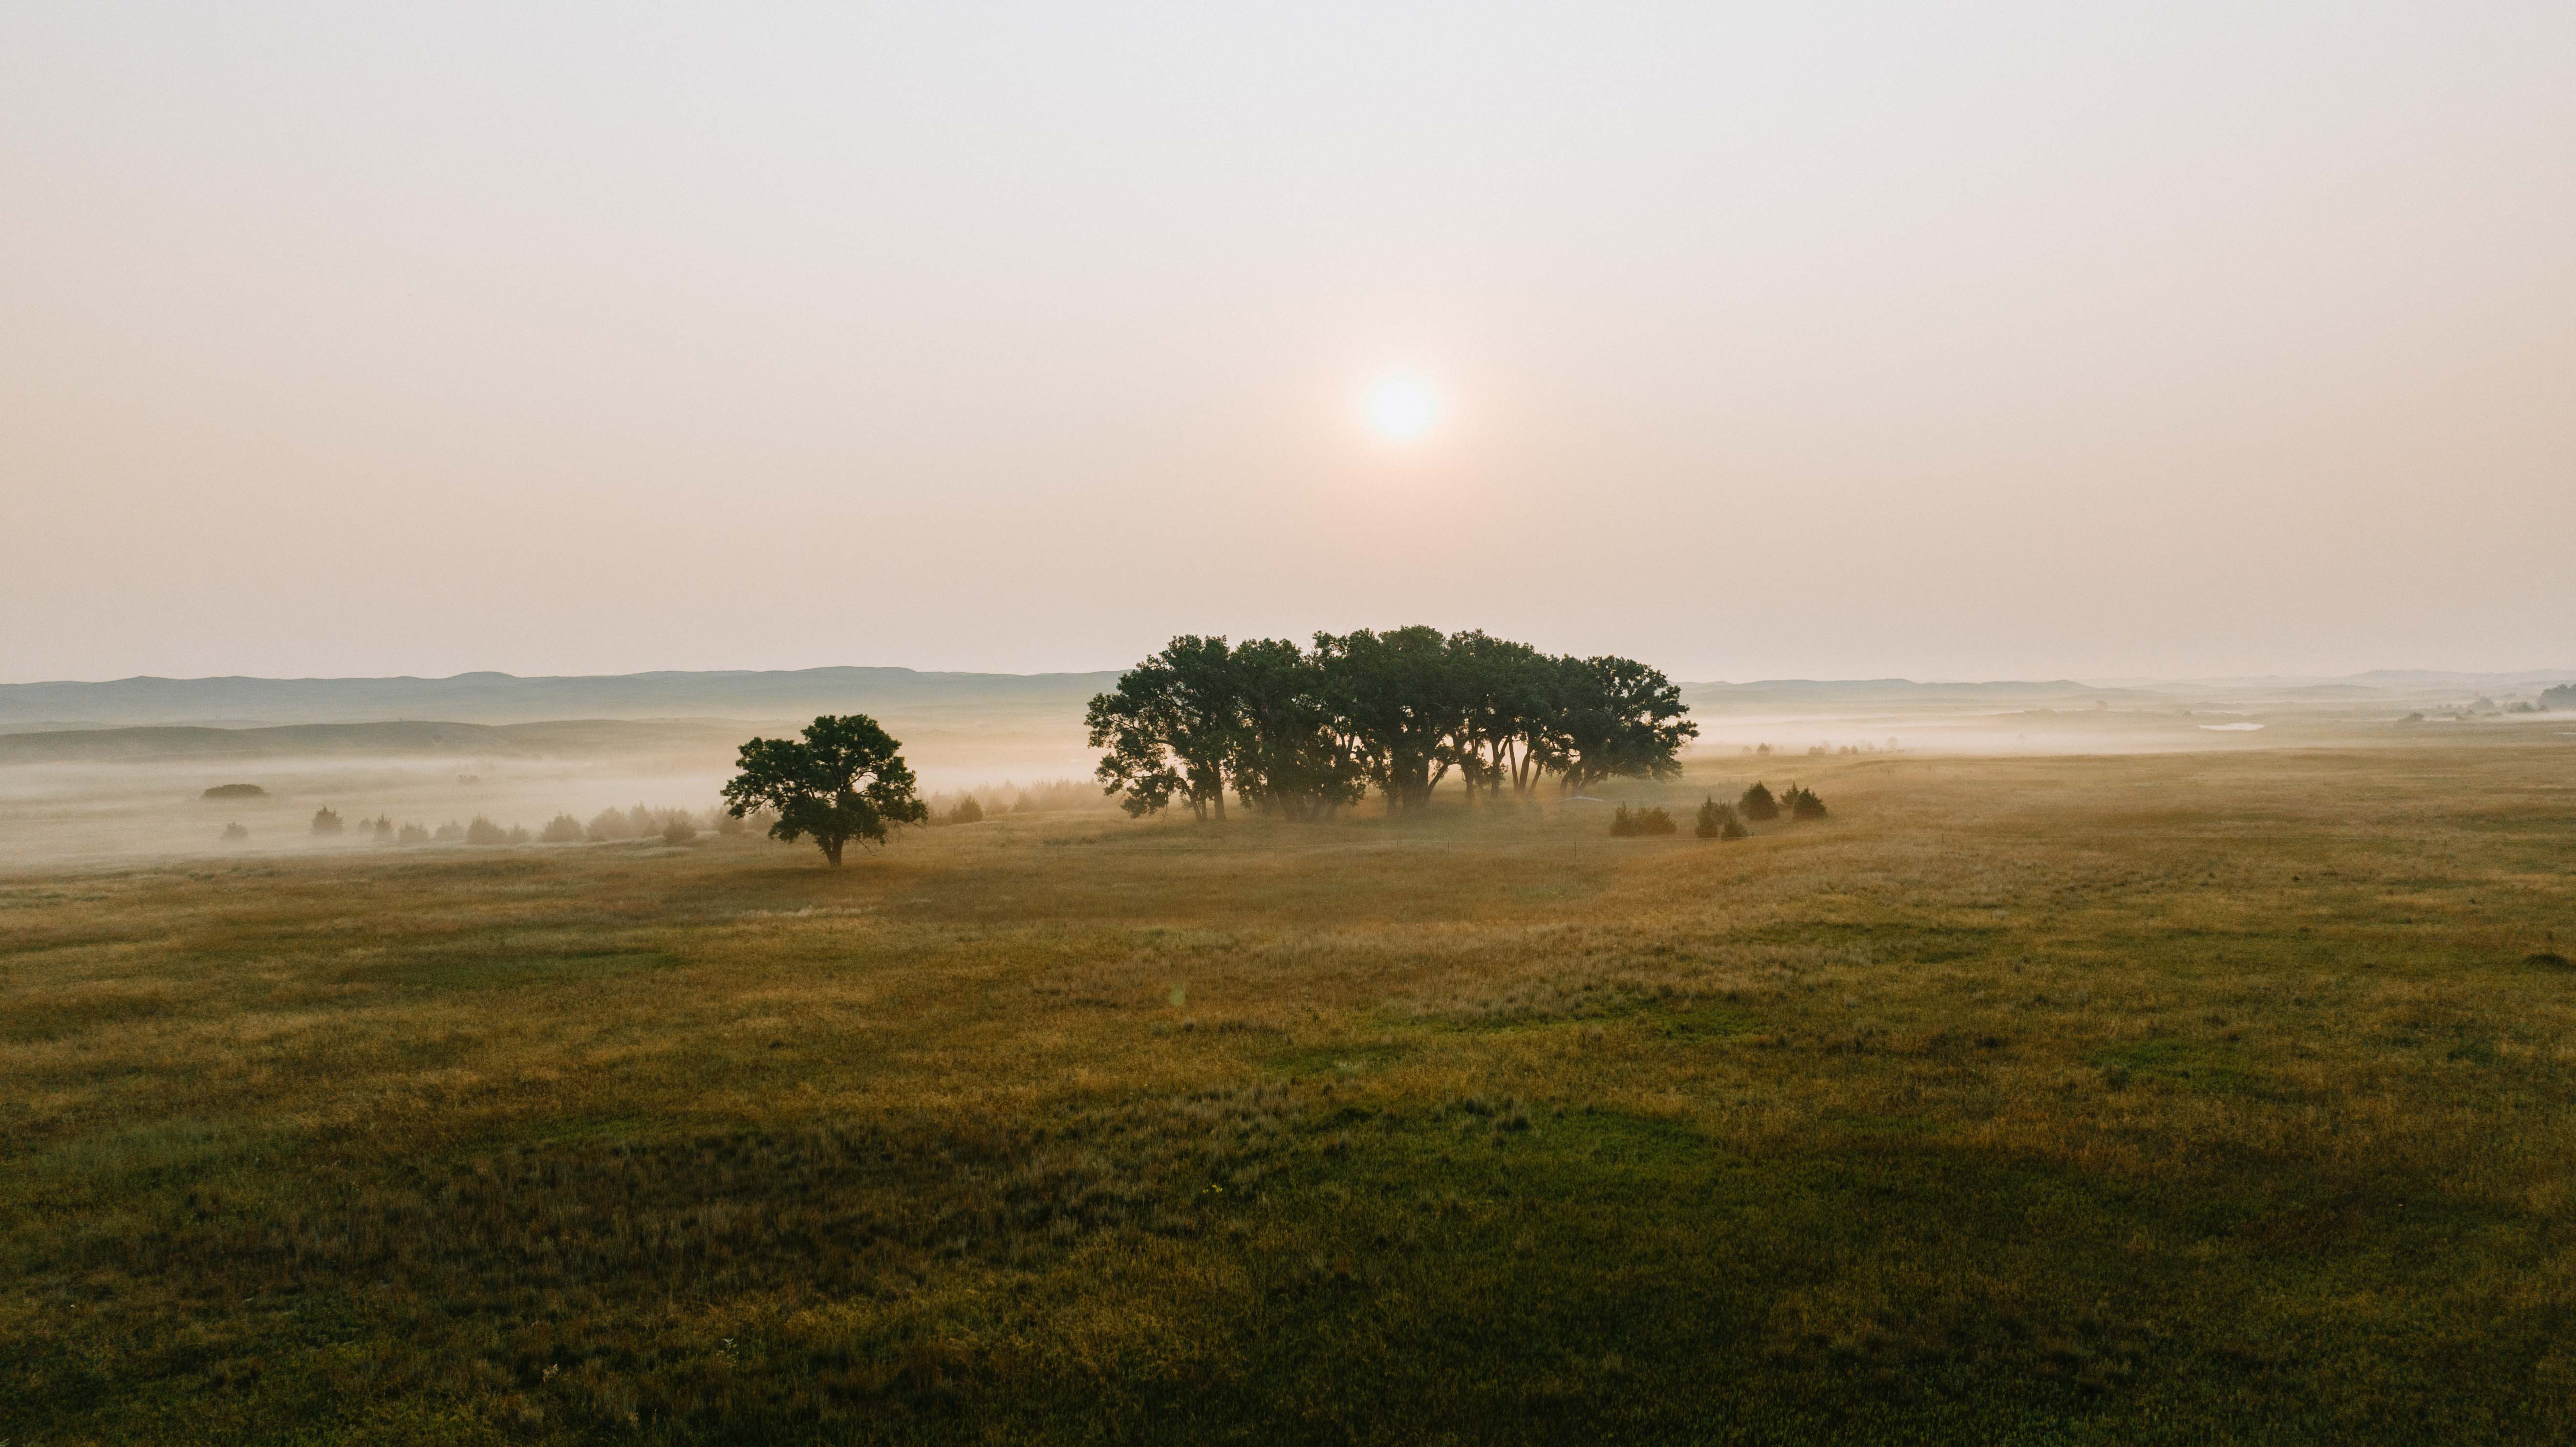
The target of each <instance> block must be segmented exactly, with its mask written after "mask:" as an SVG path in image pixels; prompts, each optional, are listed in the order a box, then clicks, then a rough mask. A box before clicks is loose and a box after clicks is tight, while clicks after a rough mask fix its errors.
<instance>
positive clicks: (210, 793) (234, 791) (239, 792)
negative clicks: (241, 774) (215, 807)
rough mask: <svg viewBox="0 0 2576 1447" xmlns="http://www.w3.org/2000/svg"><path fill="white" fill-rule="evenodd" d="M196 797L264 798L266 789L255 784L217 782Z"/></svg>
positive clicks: (266, 795)
mask: <svg viewBox="0 0 2576 1447" xmlns="http://www.w3.org/2000/svg"><path fill="white" fill-rule="evenodd" d="M197 797H198V798H200V799H265V798H267V797H268V791H267V790H266V789H263V788H261V787H260V786H259V785H257V784H217V785H216V786H214V787H213V788H211V789H208V790H207V791H206V792H204V793H203V794H200V795H198V796H197Z"/></svg>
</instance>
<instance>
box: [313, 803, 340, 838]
mask: <svg viewBox="0 0 2576 1447" xmlns="http://www.w3.org/2000/svg"><path fill="white" fill-rule="evenodd" d="M340 829H341V824H340V816H339V815H338V814H336V813H334V812H332V811H331V810H330V809H327V808H325V809H316V810H314V811H313V832H314V833H315V834H316V835H330V834H337V833H339V832H340Z"/></svg>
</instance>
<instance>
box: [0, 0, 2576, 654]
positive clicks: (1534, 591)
mask: <svg viewBox="0 0 2576 1447" xmlns="http://www.w3.org/2000/svg"><path fill="white" fill-rule="evenodd" d="M2571 53H2576V8H2571V7H2569V6H2567V5H2566V4H2564V3H2557V0H2514V3H2500V4H2491V5H2480V6H2474V7H2457V6H2427V5H2410V4H2397V3H2358V4H2356V3H2337V4H2326V3H2322V0H2302V3H2293V4H2287V5H2279V6H2271V7H2262V8H2248V7H2242V6H2205V5H2201V6H2195V5H2181V4H2134V3H2132V4H2110V5H2085V6H2064V5H2045V4H2038V3H2032V0H1997V3H1974V4H1964V5H1940V6H1930V5H1918V6H1884V5H1861V4H1823V5H1798V6H1785V5H1784V6H1769V7H1746V6H1701V5H1678V4H1674V5H1654V4H1638V5H1618V6H1607V7H1604V6H1581V7H1576V6H1563V7H1538V6H1503V7H1479V8H1475V9H1472V10H1466V9H1456V8H1452V7H1445V6H1437V5H1419V4H1405V5H1366V6H1361V5H1338V4H1323V5H1298V6H1272V7H1256V6H1217V7H1210V6H1180V5H1168V4H1155V5H1145V6H1133V7H1125V8H1120V9H1116V10H1104V9H1101V8H1099V7H1055V8H1052V9H1034V8H1013V7H1003V8H977V7H909V8H886V7H798V6H789V7H771V8H764V9H761V10H759V11H756V12H749V13H746V12H744V11H741V10H740V9H738V8H725V7H698V8H688V7H662V8H656V9H652V10H643V11H639V10H636V9H634V8H632V7H625V6H609V5H604V4H597V3H591V4H575V5H566V6H555V7H547V8H544V9H541V10H530V9H528V8H526V7H518V6H499V5H490V4H467V5H454V6H439V7H435V8H426V9H422V8H403V7H350V6H342V5H324V4H314V3H281V4H266V5H255V6H234V5H226V6H210V5H192V4H182V5H164V6H154V7H150V8H148V9H137V8H133V7H124V6H117V5H96V4H68V3H53V0H35V3H22V4H17V5H12V6H10V7H8V9H7V12H6V14H5V15H0V251H5V254H6V255H7V258H8V264H7V265H6V266H5V267H0V336H5V338H6V340H5V342H0V494H5V496H6V498H7V500H8V506H9V513H10V516H9V522H10V525H9V526H8V527H7V528H5V529H0V616H5V617H7V618H8V620H9V626H8V627H7V628H6V629H5V630H0V678H5V679H15V680H34V679H45V678H86V679H101V678H114V677H121V676H125V675H130V674H136V673H156V674H166V675H203V674H224V673H253V674H282V675H317V676H343V675H388V674H400V673H416V674H444V673H453V672H457V671H460V670H467V669H486V668H499V669H506V670H510V671H513V672H520V673H532V674H540V673H547V674H562V673H587V672H598V671H616V670H623V669H639V668H670V667H712V668H772V667H805V666H811V665H817V664H826V663H835V662H843V661H849V660H853V659H855V660H859V661H864V662H869V663H901V664H907V665H911V666H915V667H921V668H950V669H985V670H1005V671H1022V672H1025V671H1038V670H1059V669H1061V670H1097V669H1106V668H1114V667H1116V666H1119V665H1120V664H1122V663H1123V662H1125V661H1126V660H1128V659H1131V658H1134V657H1137V656H1140V655H1141V654H1142V653H1144V652H1145V651H1147V650H1149V649H1151V648H1153V647H1156V646H1159V645H1160V643H1161V642H1162V640H1163V639H1165V638H1166V637H1168V636H1170V635H1171V634H1173V633H1175V632H1179V631H1183V630H1203V631H1211V632H1225V633H1229V634H1233V635H1236V636H1242V635H1245V634H1253V633H1259V634H1286V635H1291V636H1294V635H1298V634H1301V633H1303V632H1305V631H1307V630H1311V629H1313V628H1317V627H1334V628H1341V627H1349V626H1353V625H1357V624H1370V623H1380V622H1383V621H1384V620H1387V619H1390V618H1431V619H1434V620H1437V621H1443V622H1447V623H1449V624H1451V625H1452V626H1457V625H1460V624H1466V623H1472V624H1474V625H1478V626H1484V627H1489V628H1493V629H1495V630H1497V631H1498V632H1500V633H1503V634H1506V635H1509V636H1514V637H1526V638H1529V639H1531V640H1533V641H1534V642H1537V643H1538V644H1540V645H1541V646H1545V647H1548V648H1551V649H1560V650H1567V649H1602V650H1613V651H1617V652H1621V653H1623V654H1627V655H1630V656H1635V657H1639V658H1644V659H1649V660H1652V661H1653V662H1655V663H1656V664H1657V666H1659V667H1662V668H1665V669H1666V670H1668V671H1669V672H1670V673H1671V674H1672V675H1673V676H1675V677H1677V678H1703V679H1706V678H1731V679H1748V678H1763V677H1781V676H1798V677H1824V678H1838V677H1880V676H1891V675H1903V676H1913V677H1924V676H1939V677H1978V678H2055V677H2079V678H2097V677H2103V676H2153V677H2179V676H2202V675H2209V674H2278V673H2286V674H2340V673H2347V672H2355V671H2360V670H2366V669H2372V668H2381V667H2391V666H2417V667H2448V668H2464V669H2491V670H2511V669H2525V668H2533V667H2547V666H2554V665H2559V664H2564V663H2568V662H2571V661H2576V660H2571V659H2569V658H2568V657H2567V652H2568V649H2569V647H2570V644H2569V639H2570V638H2571V637H2576V587H2571V586H2570V583H2569V577H2568V565H2567V560H2566V544H2565V540H2566V539H2567V538H2568V537H2570V536H2576V486H2570V479H2571V477H2576V409H2571V408H2569V407H2568V406H2567V405H2566V398H2567V396H2568V394H2569V392H2570V388H2571V383H2576V270H2571V268H2569V267H2568V266H2567V264H2566V258H2567V257H2568V256H2569V255H2571V254H2576V192H2571V189H2570V187H2569V185H2568V183H2567V173H2566V158H2567V156H2568V155H2570V154H2571V153H2576V86H2570V85H2569V84H2567V57H2568V56H2569V55H2570V54H2571Z"/></svg>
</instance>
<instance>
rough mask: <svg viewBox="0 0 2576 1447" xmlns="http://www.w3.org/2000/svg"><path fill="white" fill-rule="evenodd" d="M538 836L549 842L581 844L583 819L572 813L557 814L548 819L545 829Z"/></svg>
mask: <svg viewBox="0 0 2576 1447" xmlns="http://www.w3.org/2000/svg"><path fill="white" fill-rule="evenodd" d="M537 837H538V838H539V839H542V840H544V841H545V842H546V843H548V844H579V843H580V842H581V837H582V831H581V821H580V820H578V819H576V818H574V817H572V816H571V815H570V814H557V815H556V816H555V817H554V818H553V819H551V820H549V821H547V823H546V827H545V829H544V830H543V831H542V832H541V833H539V834H538V835H537Z"/></svg>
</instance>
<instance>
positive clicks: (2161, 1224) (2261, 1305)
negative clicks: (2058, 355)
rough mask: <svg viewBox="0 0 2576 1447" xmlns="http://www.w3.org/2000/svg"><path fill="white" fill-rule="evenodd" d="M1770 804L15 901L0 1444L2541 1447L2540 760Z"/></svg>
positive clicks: (2555, 1161)
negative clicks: (1702, 836)
mask: <svg viewBox="0 0 2576 1447" xmlns="http://www.w3.org/2000/svg"><path fill="white" fill-rule="evenodd" d="M1802 762H1803V763H1804V764H1805V765H1806V767H1803V768H1801V770H1800V777H1801V780H1802V782H1806V783H1809V784H1812V785H1813V786H1815V787H1816V788H1817V789H1818V790H1819V791H1820V792H1822V793H1823V794H1824V795H1825V797H1826V799H1827V800H1828V802H1829V803H1830V804H1831V805H1832V806H1833V809H1834V818H1833V819H1831V820H1829V821H1826V822H1823V823H1820V824H1811V825H1801V826H1795V827H1790V826H1785V825H1775V826H1770V827H1767V828H1765V829H1764V830H1763V831H1761V832H1760V833H1759V834H1758V835H1757V836H1756V837H1754V838H1752V839H1747V840H1743V841H1739V842H1727V843H1719V842H1713V841H1700V840H1696V839H1692V838H1689V837H1687V836H1683V837H1680V838H1670V839H1637V840H1615V841H1614V840H1611V839H1609V838H1607V837H1606V836H1605V834H1604V833H1603V830H1604V829H1605V827H1606V822H1607V821H1606V818H1605V817H1604V811H1599V810H1594V809H1590V808H1588V807H1576V806H1569V807H1566V808H1563V809H1559V808H1547V809H1539V810H1524V809H1518V808H1514V809H1500V810H1480V811H1472V812H1471V811H1465V810H1459V809H1454V808H1453V809H1449V810H1441V811H1435V812H1434V815H1433V817H1431V818H1428V819H1423V820H1403V821H1382V820H1375V819H1363V820H1358V821H1352V822H1349V823H1346V824H1343V825H1340V826H1334V827H1325V828H1313V829H1299V828H1291V827H1282V826H1273V825H1270V824H1267V823H1265V822H1263V821H1260V820H1239V821H1236V822H1235V823H1234V824H1232V825H1229V826H1226V827H1224V828H1221V829H1217V828H1202V827H1197V826H1191V825H1187V824H1147V825H1126V824H1114V823H1109V822H1107V821H1105V820H1104V819H1102V818H1101V817H1099V816H1096V815H1080V816H1042V817H1035V818H1030V817H1016V818H1011V819H1008V820H1002V821H996V822H992V823H987V824H983V825H976V826H972V827H968V828H957V829H943V830H935V831H928V832H924V833H918V834H915V835H912V836H909V837H907V838H906V839H904V840H903V841H902V842H901V843H900V844H899V845H898V846H897V847H896V848H895V849H893V850H892V851H890V852H886V853H881V854H875V855H871V856H869V857H867V858H866V859H864V860H859V861H856V862H854V863H853V864H852V865H851V866H849V867H847V868H845V869H842V870H839V871H830V870H826V869H824V868H823V867H821V865H820V864H819V862H818V861H817V860H816V859H815V858H814V857H813V855H812V854H811V852H810V851H798V850H793V849H787V848H781V847H778V846H774V845H769V844H766V843H763V842H758V841H728V840H713V839H710V840H708V841H706V842H705V843H704V844H703V845H702V846H701V847H698V848H693V849H689V850H683V851H667V850H648V849H643V848H632V847H624V846H619V847H581V848H567V849H554V850H527V851H510V852H508V853H506V854H505V855H501V856H498V857H496V856H495V855H492V854H485V853H467V852H463V851H452V852H444V853H418V854H410V855H393V854H377V853H371V852H367V851H363V850H352V851H351V852H350V854H349V856H348V857H346V858H340V859H306V860H268V859H261V860H243V861H239V862H234V863H188V864H176V865H170V866H165V867H158V868H153V869H143V870H131V871H127V872H122V873H94V874H87V875H82V876H78V877H67V878H41V877H21V878H16V879H0V922H5V924H0V1147H4V1148H5V1155H0V1347H5V1350H0V1439H5V1440H6V1441H7V1442H8V1443H9V1444H10V1447H25V1444H31V1443H40V1444H55V1443H82V1442H94V1443H134V1442H144V1443H150V1442H172V1443H200V1442H202V1443H232V1442H239V1443H267V1442H299V1441H300V1442H315V1443H328V1442H423V1443H429V1442H440V1443H446V1442H453V1443H486V1442H495V1443H498V1442H514V1443H544V1442H572V1441H589V1440H619V1441H624V1440H641V1441H659V1442H684V1441H685V1442H745V1443H749V1442H764V1443H765V1442H779V1441H790V1442H802V1441H826V1442H841V1441H853V1442H857V1441H915V1442H943V1443H944V1442H957V1441H992V1442H1030V1441H1063V1442H1077V1441H1111V1440H1116V1441H1133V1440H1141V1441H1171V1442H1194V1443H1195V1442H1207V1441H1297V1442H1310V1441H1332V1442H1457V1443H1482V1442H1548V1441H1563V1440H1568V1439H1578V1438H1579V1439H1582V1440H1585V1441H1607V1442H1667V1441H1687V1442H1703V1441H1704V1442H1725V1441H1747V1442H1757V1441H1758V1442H1771V1441H1776V1442H1810V1441H1816V1440H1835V1441H1855V1442H1881V1441H1883V1442H1943V1441H1974V1442H1998V1441H2015V1442H2069V1443H2084V1442H2206V1441H2246V1442H2266V1443H2270V1442H2321V1443H2322V1442H2349V1441H2355V1440H2377V1441H2413V1440H2457V1441H2480V1440H2484V1441H2499V1442H2503V1441H2512V1442H2522V1441H2532V1440H2542V1439H2549V1438H2558V1437H2565V1436H2567V1435H2570V1431H2571V1422H2570V1417H2571V1391H2576V1346H2571V1345H2570V1343H2576V1332H2571V1327H2576V1314H2571V1308H2576V1196H2571V1186H2576V1116H2571V1113H2570V1111H2569V1109H2568V1107H2569V1104H2570V1097H2571V1086H2576V1069H2571V1067H2572V1066H2576V1057H2571V1047H2570V1045H2569V1044H2568V1043H2567V1042H2568V1041H2570V1040H2571V1039H2576V1034H2571V1027H2576V971H2570V970H2568V969H2566V968H2565V967H2563V966H2558V965H2551V964H2547V963H2545V962H2544V963H2535V962H2534V961H2533V958H2532V957H2533V956H2535V955H2541V954H2549V953H2557V954H2560V955H2564V954H2566V953H2567V952H2568V951H2569V949H2570V947H2571V942H2572V941H2576V776H2571V772H2570V764H2571V763H2576V754H2571V753H2570V752H2569V751H2568V750H2567V749H2565V748H2563V747H2551V746H2548V745H2529V746H2526V745H2511V746H2502V745H2498V746H2488V745H2476V746H2471V745H2462V744H2448V743H2445V744H2441V745H2435V746H2425V747H2409V748H2404V749H2395V748H2392V749H2379V750H2368V751H2361V750H2352V751H2335V752H2299V751H2279V752H2272V753H2257V752H2243V753H2231V754H2229V755H2226V756H2218V757H2213V756H2176V757H2164V758H2125V759H2123V758H2091V759H2053V760H1984V761H1960V760H1938V759H1906V758H1897V759H1889V758H1883V757H1882V758H1871V759H1867V760H1833V761H1827V760H1807V761H1802ZM1745 782H1747V780H1746V779H1744V778H1738V777H1735V775H1734V774H1733V773H1731V772H1729V771H1727V770H1725V769H1722V768H1720V769H1709V770H1705V771H1703V772H1701V773H1698V774H1695V775H1694V777H1692V778H1691V779H1688V780H1685V781H1681V782H1679V783H1677V784H1675V785H1674V786H1673V787H1672V788H1671V789H1669V790H1652V789H1635V790H1631V791H1629V793H1630V798H1631V802H1640V801H1642V802H1646V803H1660V804H1663V805H1664V806H1666V807H1682V806H1684V805H1686V804H1688V803H1691V802H1695V801H1696V800H1697V799H1698V798H1699V797H1700V795H1701V794H1702V793H1704V792H1718V793H1721V794H1725V793H1729V792H1732V791H1733V790H1734V789H1740V788H1741V786H1742V784H1743V783H1745ZM1068 841H1078V847H1065V848H1058V847H1049V846H1051V845H1055V844H1059V843H1065V842H1068Z"/></svg>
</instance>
